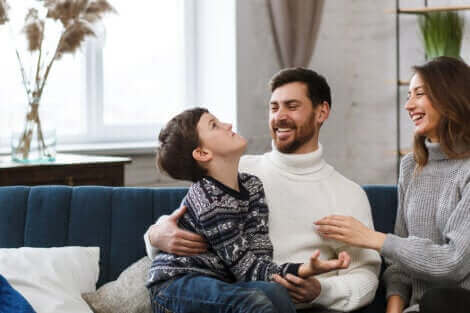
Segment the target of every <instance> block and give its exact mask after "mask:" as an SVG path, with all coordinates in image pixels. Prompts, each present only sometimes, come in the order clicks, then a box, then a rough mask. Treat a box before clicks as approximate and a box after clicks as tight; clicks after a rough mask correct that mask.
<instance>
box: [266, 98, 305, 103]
mask: <svg viewBox="0 0 470 313" xmlns="http://www.w3.org/2000/svg"><path fill="white" fill-rule="evenodd" d="M281 102H282V103H285V104H291V103H298V102H300V101H299V100H297V99H288V100H284V101H281ZM269 103H270V104H278V101H276V100H273V101H271V102H269Z"/></svg>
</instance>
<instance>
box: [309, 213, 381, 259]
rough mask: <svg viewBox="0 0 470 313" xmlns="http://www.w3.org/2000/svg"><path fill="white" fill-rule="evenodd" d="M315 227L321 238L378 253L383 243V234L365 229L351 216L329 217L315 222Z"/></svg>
mask: <svg viewBox="0 0 470 313" xmlns="http://www.w3.org/2000/svg"><path fill="white" fill-rule="evenodd" d="M315 225H317V231H318V233H319V234H320V235H321V236H322V237H325V238H329V239H334V240H338V241H341V242H344V243H347V244H350V245H352V246H357V247H363V248H369V249H375V250H377V251H380V249H382V246H383V243H384V241H385V234H383V233H380V232H376V231H375V230H373V229H370V228H368V227H366V226H365V225H364V224H362V223H361V222H359V221H358V220H357V219H355V218H354V217H351V216H342V215H330V216H327V217H324V218H322V219H320V220H318V221H316V222H315Z"/></svg>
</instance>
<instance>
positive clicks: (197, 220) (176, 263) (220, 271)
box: [147, 174, 300, 287]
mask: <svg viewBox="0 0 470 313" xmlns="http://www.w3.org/2000/svg"><path fill="white" fill-rule="evenodd" d="M238 179H239V186H240V192H237V191H235V190H233V189H231V188H229V187H227V186H225V185H223V184H222V183H220V182H218V181H217V180H215V179H214V178H212V177H205V178H202V179H201V180H199V181H198V182H197V183H195V184H193V185H192V186H191V187H190V188H189V191H188V194H187V195H186V197H185V199H184V200H183V204H184V205H186V206H187V211H186V213H185V214H184V216H183V217H182V218H181V219H180V221H179V223H180V225H179V226H180V227H181V228H183V229H186V230H189V231H192V232H195V233H198V234H200V235H202V236H203V237H204V238H205V239H206V241H207V242H208V244H209V249H208V252H207V253H204V254H200V255H196V256H177V255H173V254H168V253H164V252H161V253H159V254H158V255H157V256H156V257H155V259H154V260H153V263H152V266H151V268H150V272H149V279H148V282H147V286H149V287H150V286H151V285H152V284H154V283H156V282H159V281H162V280H168V279H170V278H173V277H175V276H178V275H183V274H187V273H200V274H203V275H208V276H213V277H216V278H219V279H221V280H224V281H228V282H233V281H251V280H270V279H271V276H272V275H273V274H280V275H283V276H284V275H285V274H287V273H291V274H295V275H297V272H298V268H299V266H300V264H294V263H285V264H282V265H277V264H275V263H273V262H272V254H273V247H272V244H271V241H270V240H269V236H268V207H267V206H266V203H265V196H264V190H263V185H262V183H261V181H260V180H259V179H258V178H257V177H256V176H253V175H248V174H240V175H239V177H238Z"/></svg>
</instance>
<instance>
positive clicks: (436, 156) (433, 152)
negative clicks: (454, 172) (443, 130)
mask: <svg viewBox="0 0 470 313" xmlns="http://www.w3.org/2000/svg"><path fill="white" fill-rule="evenodd" d="M424 144H425V145H426V148H427V149H428V153H429V158H428V160H429V161H438V160H445V159H448V157H447V155H446V154H445V153H444V152H442V150H441V144H440V143H439V142H430V141H428V140H425V142H424Z"/></svg>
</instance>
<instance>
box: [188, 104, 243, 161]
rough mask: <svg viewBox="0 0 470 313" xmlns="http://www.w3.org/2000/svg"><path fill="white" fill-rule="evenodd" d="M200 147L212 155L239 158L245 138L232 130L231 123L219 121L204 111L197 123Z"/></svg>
mask: <svg viewBox="0 0 470 313" xmlns="http://www.w3.org/2000/svg"><path fill="white" fill-rule="evenodd" d="M197 132H198V135H199V141H200V142H201V144H200V148H202V149H204V150H207V151H208V152H209V153H210V154H211V159H213V158H214V157H219V158H224V159H230V158H240V156H241V155H242V154H243V152H244V151H245V148H246V144H247V142H246V140H245V138H243V137H242V136H240V135H238V134H237V133H234V132H233V131H232V124H228V123H222V122H220V121H219V120H218V119H217V118H216V117H215V116H214V115H212V114H210V113H204V114H203V115H202V116H201V118H200V119H199V123H198V124H197Z"/></svg>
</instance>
